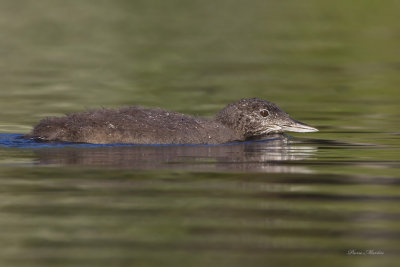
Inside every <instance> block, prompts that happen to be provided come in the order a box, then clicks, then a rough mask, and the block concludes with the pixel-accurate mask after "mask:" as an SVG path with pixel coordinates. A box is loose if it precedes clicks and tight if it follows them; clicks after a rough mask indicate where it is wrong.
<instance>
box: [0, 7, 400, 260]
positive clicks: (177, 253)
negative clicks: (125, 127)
mask: <svg viewBox="0 0 400 267" xmlns="http://www.w3.org/2000/svg"><path fill="white" fill-rule="evenodd" d="M398 4H399V2H398V1H392V0H388V1H385V3H384V4H381V3H380V2H379V3H378V2H377V1H362V2H361V1H342V0H338V1H318V0H304V1H264V0H254V1H237V0H232V1H230V2H229V3H228V1H219V0H218V1H215V0H213V1H207V0H203V1H180V0H170V1H159V0H154V1H97V0H96V1H95V0H88V1H77V0H70V1H57V0H41V1H23V0H21V1H12V0H3V1H0V55H1V60H0V91H1V96H0V229H2V230H1V231H0V243H1V249H0V266H13V267H14V266H15V267H19V266H21V267H22V266H30V267H31V266H40V267H46V266H85V267H87V266H96V267H98V266H174V267H176V266H229V267H231V266H292V265H293V264H295V265H296V266H397V265H398V262H399V256H400V250H399V246H398V243H399V239H400V210H399V207H398V206H399V205H398V203H399V200H400V199H399V195H400V193H399V185H400V182H399V181H400V179H399V178H400V177H399V173H400V162H399V158H400V153H399V152H400V139H399V133H400V128H399V127H400V122H399V118H400V113H399V112H400V109H399V108H398V107H399V101H400V99H399V96H400V95H399V92H400V91H399V90H398V87H399V84H400V75H399V66H400V65H399V62H400V58H399V55H400V54H399V53H398V47H399V41H400V35H399V34H398V33H399V32H400V29H399V25H400V24H399V23H398V13H399V12H398V10H399V8H398ZM243 97H258V98H262V99H266V100H270V101H272V102H274V103H277V104H279V105H280V106H281V107H282V108H283V110H285V111H286V112H288V113H289V114H290V115H291V116H293V117H294V118H296V119H299V120H300V121H304V122H306V123H309V124H310V125H313V126H316V127H317V128H318V129H320V132H318V133H312V134H301V135H300V134H299V135H297V134H296V135H294V137H291V138H288V139H287V138H279V139H274V140H267V141H260V142H245V143H238V144H231V145H227V146H130V145H129V146H122V145H118V146H97V145H83V144H60V143H50V144H48V143H37V142H33V141H32V140H23V139H19V138H18V136H20V135H18V134H17V135H15V134H8V133H21V134H23V133H27V132H29V130H30V129H31V127H32V126H33V125H34V124H36V123H37V122H38V121H39V120H40V119H42V118H43V117H46V116H61V115H63V114H65V113H70V112H76V111H84V110H86V109H91V108H100V107H102V106H104V107H120V106H126V105H142V106H145V107H162V108H166V109H170V110H174V111H178V112H183V113H188V114H193V115H199V116H208V117H211V116H213V115H214V114H216V112H218V111H219V110H220V109H221V108H223V107H224V106H225V105H226V104H228V103H230V102H233V101H237V100H238V99H240V98H243ZM6 133H7V134H6ZM351 250H355V251H366V250H376V251H383V252H384V255H380V256H351V255H347V252H348V251H351Z"/></svg>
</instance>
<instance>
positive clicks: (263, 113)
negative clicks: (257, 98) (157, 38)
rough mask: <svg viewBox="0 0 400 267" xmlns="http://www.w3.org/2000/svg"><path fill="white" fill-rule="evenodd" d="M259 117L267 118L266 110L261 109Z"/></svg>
mask: <svg viewBox="0 0 400 267" xmlns="http://www.w3.org/2000/svg"><path fill="white" fill-rule="evenodd" d="M260 115H261V116H263V117H267V116H268V115H269V112H268V110H266V109H262V110H261V111H260Z"/></svg>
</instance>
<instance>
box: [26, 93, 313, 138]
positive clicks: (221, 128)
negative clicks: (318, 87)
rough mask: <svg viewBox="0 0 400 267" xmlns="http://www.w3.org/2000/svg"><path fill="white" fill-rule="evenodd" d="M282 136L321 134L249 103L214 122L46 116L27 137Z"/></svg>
mask: <svg viewBox="0 0 400 267" xmlns="http://www.w3.org/2000/svg"><path fill="white" fill-rule="evenodd" d="M284 131H292V132H315V131H318V130H317V129H316V128H313V127H311V126H308V125H306V124H304V123H301V122H298V121H295V120H293V119H292V118H291V117H290V116H289V115H288V114H287V113H285V112H284V111H282V110H281V109H280V108H279V107H278V106H277V105H275V104H274V103H271V102H268V101H265V100H261V99H257V98H247V99H242V100H239V101H237V102H234V103H232V104H229V105H228V106H226V107H225V108H224V109H222V110H221V111H220V112H219V113H218V114H217V115H216V116H215V117H214V118H213V119H206V118H200V117H194V116H190V115H185V114H181V113H177V112H171V111H166V110H163V109H159V108H151V109H147V108H142V107H123V108H120V109H117V110H113V109H100V110H93V111H87V112H83V113H73V114H69V115H67V116H64V117H48V118H45V119H42V120H41V121H40V122H39V124H38V125H36V126H35V128H34V129H33V130H32V132H31V133H30V134H28V135H26V136H25V137H26V138H35V139H39V140H43V141H64V142H77V143H93V144H110V143H134V144H222V143H228V142H234V141H243V140H246V139H249V138H253V137H257V136H262V135H266V134H270V133H283V132H284Z"/></svg>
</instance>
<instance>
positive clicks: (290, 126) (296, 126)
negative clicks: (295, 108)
mask: <svg viewBox="0 0 400 267" xmlns="http://www.w3.org/2000/svg"><path fill="white" fill-rule="evenodd" d="M280 127H281V129H282V131H284V132H298V133H309V132H318V129H317V128H314V127H311V126H309V125H307V124H305V123H302V122H299V121H296V120H293V119H291V120H290V121H289V122H288V123H287V124H285V125H280Z"/></svg>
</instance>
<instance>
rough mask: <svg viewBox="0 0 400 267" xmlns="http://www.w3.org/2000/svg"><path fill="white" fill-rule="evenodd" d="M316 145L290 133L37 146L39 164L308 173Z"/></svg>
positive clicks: (141, 168) (36, 152) (142, 168)
mask: <svg viewBox="0 0 400 267" xmlns="http://www.w3.org/2000/svg"><path fill="white" fill-rule="evenodd" d="M316 151H317V148H316V147H313V146H309V145H308V146H305V145H301V142H300V143H299V142H297V143H296V144H294V142H293V139H292V138H289V137H288V136H287V135H283V134H279V135H273V136H268V139H265V137H264V139H262V140H251V141H247V142H238V143H231V144H225V145H160V146H158V145H131V146H88V147H86V146H66V147H53V148H41V149H35V154H36V156H37V157H38V162H39V164H45V165H48V164H50V165H53V164H56V165H80V166H97V167H98V166H103V167H111V168H113V167H114V168H115V167H117V168H124V169H137V170H157V169H176V170H195V171H232V172H274V173H309V172H311V170H309V169H308V168H307V167H305V166H304V165H302V166H300V164H295V165H293V164H291V162H292V161H299V160H306V159H309V158H310V157H312V156H313V155H314V154H315V152H316Z"/></svg>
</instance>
